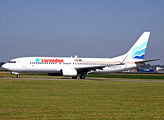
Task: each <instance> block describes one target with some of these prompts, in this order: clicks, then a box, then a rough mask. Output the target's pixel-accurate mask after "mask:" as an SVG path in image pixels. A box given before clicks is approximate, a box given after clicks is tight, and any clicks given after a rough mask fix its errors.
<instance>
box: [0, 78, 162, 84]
mask: <svg viewBox="0 0 164 120" xmlns="http://www.w3.org/2000/svg"><path fill="white" fill-rule="evenodd" d="M0 79H10V80H67V81H68V80H70V81H71V80H82V81H118V82H119V81H120V82H162V83H163V82H164V80H149V79H113V78H112V79H106V78H105V79H100V78H96V79H93V78H87V79H71V78H10V77H4V78H0Z"/></svg>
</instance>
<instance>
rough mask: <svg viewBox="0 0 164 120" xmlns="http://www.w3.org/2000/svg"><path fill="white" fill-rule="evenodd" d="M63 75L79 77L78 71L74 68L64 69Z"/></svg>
mask: <svg viewBox="0 0 164 120" xmlns="http://www.w3.org/2000/svg"><path fill="white" fill-rule="evenodd" d="M61 73H62V75H63V76H71V77H74V76H77V71H76V69H74V68H64V69H62V70H61Z"/></svg>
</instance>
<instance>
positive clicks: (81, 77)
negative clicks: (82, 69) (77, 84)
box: [72, 74, 85, 79]
mask: <svg viewBox="0 0 164 120" xmlns="http://www.w3.org/2000/svg"><path fill="white" fill-rule="evenodd" d="M72 79H77V76H73V77H72ZM80 79H85V75H84V74H81V75H80Z"/></svg>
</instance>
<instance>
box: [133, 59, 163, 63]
mask: <svg viewBox="0 0 164 120" xmlns="http://www.w3.org/2000/svg"><path fill="white" fill-rule="evenodd" d="M157 60H161V59H152V60H143V61H138V62H137V61H136V62H135V63H143V62H152V61H157Z"/></svg>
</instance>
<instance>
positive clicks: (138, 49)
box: [127, 32, 150, 61]
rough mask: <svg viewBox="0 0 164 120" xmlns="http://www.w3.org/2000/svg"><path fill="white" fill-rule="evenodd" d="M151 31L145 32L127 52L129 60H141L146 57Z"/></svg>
mask: <svg viewBox="0 0 164 120" xmlns="http://www.w3.org/2000/svg"><path fill="white" fill-rule="evenodd" d="M149 36H150V32H144V33H143V34H142V35H141V37H140V38H139V39H138V40H137V42H136V43H135V44H134V45H133V46H132V48H131V49H130V50H129V51H128V52H127V55H128V56H129V57H128V61H130V60H133V61H140V60H143V59H144V56H145V51H146V47H147V44H148V40H149Z"/></svg>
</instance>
